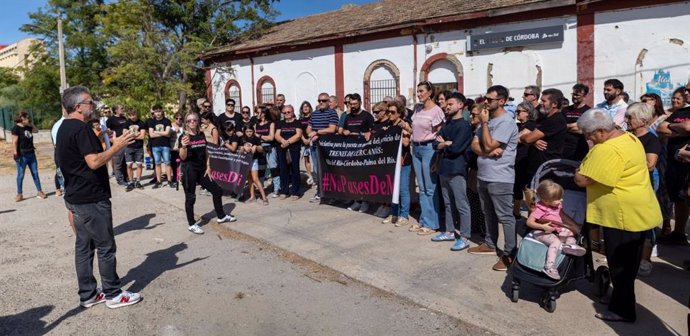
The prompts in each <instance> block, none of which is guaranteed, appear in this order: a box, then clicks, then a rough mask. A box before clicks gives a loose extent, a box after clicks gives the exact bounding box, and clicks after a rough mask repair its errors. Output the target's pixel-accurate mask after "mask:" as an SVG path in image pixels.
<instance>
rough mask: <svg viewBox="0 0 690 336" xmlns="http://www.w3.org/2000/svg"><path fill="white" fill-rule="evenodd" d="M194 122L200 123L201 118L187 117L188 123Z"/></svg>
mask: <svg viewBox="0 0 690 336" xmlns="http://www.w3.org/2000/svg"><path fill="white" fill-rule="evenodd" d="M193 122H195V123H198V122H199V119H187V123H188V124H189V123H193Z"/></svg>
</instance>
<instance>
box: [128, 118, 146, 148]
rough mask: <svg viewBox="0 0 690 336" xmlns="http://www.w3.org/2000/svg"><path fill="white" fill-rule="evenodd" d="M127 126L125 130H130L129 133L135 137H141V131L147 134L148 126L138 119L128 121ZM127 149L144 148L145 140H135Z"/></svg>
mask: <svg viewBox="0 0 690 336" xmlns="http://www.w3.org/2000/svg"><path fill="white" fill-rule="evenodd" d="M126 126H127V127H125V128H127V129H129V132H130V133H132V134H133V135H135V136H136V135H139V131H141V130H144V132H146V124H145V123H144V122H143V121H141V120H139V119H137V121H131V120H127V124H126ZM127 148H144V139H141V140H134V142H133V143H131V144H129V145H127Z"/></svg>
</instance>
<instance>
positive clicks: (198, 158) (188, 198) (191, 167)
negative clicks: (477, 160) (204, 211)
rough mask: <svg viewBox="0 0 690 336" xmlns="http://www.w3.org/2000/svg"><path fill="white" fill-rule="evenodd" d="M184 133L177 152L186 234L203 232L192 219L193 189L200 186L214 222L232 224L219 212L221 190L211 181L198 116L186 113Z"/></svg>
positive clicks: (194, 190) (221, 207)
mask: <svg viewBox="0 0 690 336" xmlns="http://www.w3.org/2000/svg"><path fill="white" fill-rule="evenodd" d="M185 125H186V127H185V132H184V134H183V135H182V136H181V137H180V143H179V146H178V148H179V150H180V160H182V163H181V168H180V170H181V173H182V187H183V189H184V210H185V213H186V214H187V223H188V224H189V231H191V232H193V233H196V234H203V233H204V230H202V229H201V227H199V224H198V223H197V221H196V220H195V219H194V203H196V186H197V184H198V185H201V186H202V187H204V188H205V189H206V190H208V191H210V192H211V195H213V208H214V209H215V211H216V216H218V217H217V218H216V222H217V223H219V224H220V223H225V222H234V221H236V220H237V219H236V218H235V216H233V215H230V214H227V215H226V214H225V211H224V210H223V200H222V197H223V190H221V189H220V187H219V186H218V185H217V184H216V183H215V182H213V181H212V180H211V178H210V176H211V174H210V168H209V166H208V157H207V155H206V137H205V136H204V134H203V133H201V131H200V130H199V115H198V114H196V113H193V112H192V113H189V114H188V115H187V116H186V117H185Z"/></svg>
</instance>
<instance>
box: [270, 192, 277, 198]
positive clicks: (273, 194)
mask: <svg viewBox="0 0 690 336" xmlns="http://www.w3.org/2000/svg"><path fill="white" fill-rule="evenodd" d="M269 196H271V198H278V193H275V192H274V193H271V194H270V195H269Z"/></svg>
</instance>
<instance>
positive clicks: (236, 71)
mask: <svg viewBox="0 0 690 336" xmlns="http://www.w3.org/2000/svg"><path fill="white" fill-rule="evenodd" d="M231 79H234V80H236V81H237V82H239V83H240V90H241V92H240V96H241V97H242V99H241V102H236V104H240V105H241V106H245V105H246V106H251V105H252V70H251V63H250V61H249V59H241V60H236V61H232V62H229V63H228V64H223V65H222V66H218V65H216V66H214V67H213V68H212V69H211V83H212V84H211V87H212V93H213V96H212V98H211V99H212V100H213V112H214V113H215V114H216V115H219V114H221V113H223V112H225V85H226V84H227V83H228V81H229V80H231ZM252 110H253V108H252Z"/></svg>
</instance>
